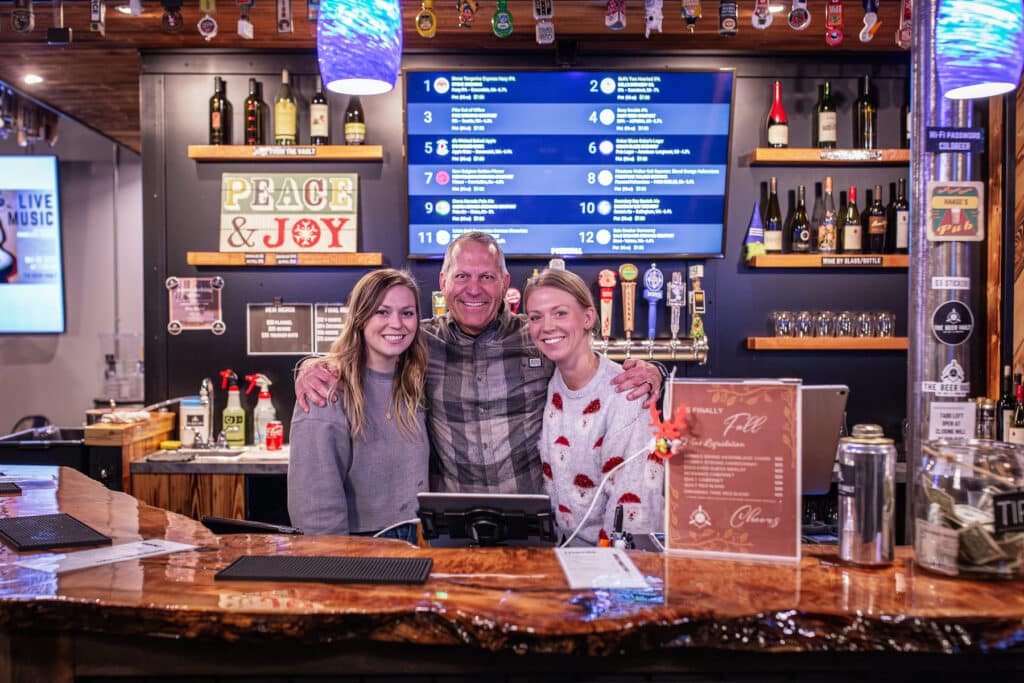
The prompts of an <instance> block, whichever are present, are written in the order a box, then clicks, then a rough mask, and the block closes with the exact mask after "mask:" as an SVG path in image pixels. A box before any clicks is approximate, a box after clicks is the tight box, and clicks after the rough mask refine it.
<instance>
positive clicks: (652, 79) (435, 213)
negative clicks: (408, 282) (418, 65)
mask: <svg viewBox="0 0 1024 683" xmlns="http://www.w3.org/2000/svg"><path fill="white" fill-rule="evenodd" d="M734 82H735V74H734V72H732V71H729V70H707V71H676V70H672V71H667V70H666V71H624V70H593V71H591V70H586V71H583V70H571V71H569V70H481V71H473V70H408V71H406V74H405V97H406V104H405V135H406V154H407V161H408V197H409V207H408V208H409V212H408V215H409V255H410V256H411V257H414V258H415V257H432V256H439V255H441V254H443V253H444V250H445V247H446V246H447V245H448V244H449V243H450V242H451V240H452V239H454V238H455V237H457V236H458V235H459V234H460V233H462V232H465V231H468V230H482V231H484V232H488V233H491V234H492V235H494V236H495V237H496V238H497V239H498V240H499V241H500V242H501V244H502V246H503V249H504V250H505V253H506V254H507V255H508V256H511V257H517V256H519V257H534V258H537V257H543V258H548V257H551V256H554V255H558V256H563V257H581V258H586V257H604V258H608V257H618V256H629V257H630V258H633V259H635V258H637V257H640V258H643V257H648V256H649V257H652V258H654V257H657V258H663V257H666V256H670V257H713V256H721V255H722V254H723V249H724V244H725V224H726V206H727V204H726V188H727V187H728V169H729V153H730V144H729V143H730V131H731V122H732V107H733V89H734V88H733V86H734Z"/></svg>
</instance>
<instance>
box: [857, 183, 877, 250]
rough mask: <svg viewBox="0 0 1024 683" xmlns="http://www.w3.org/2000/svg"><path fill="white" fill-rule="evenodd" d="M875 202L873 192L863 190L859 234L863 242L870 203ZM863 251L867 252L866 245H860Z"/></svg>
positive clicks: (869, 212)
mask: <svg viewBox="0 0 1024 683" xmlns="http://www.w3.org/2000/svg"><path fill="white" fill-rule="evenodd" d="M874 201H875V191H874V190H873V189H872V188H870V187H869V188H867V189H866V190H864V209H863V210H862V211H861V212H860V234H861V239H862V240H864V241H865V242H866V241H867V240H868V217H869V216H870V214H871V203H872V202H874ZM861 246H862V247H863V251H865V252H866V251H867V250H868V249H867V245H866V243H862V245H861Z"/></svg>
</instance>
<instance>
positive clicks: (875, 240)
mask: <svg viewBox="0 0 1024 683" xmlns="http://www.w3.org/2000/svg"><path fill="white" fill-rule="evenodd" d="M868 201H869V202H871V203H870V204H868V207H867V209H865V211H867V214H868V253H869V254H883V253H885V229H886V220H885V207H884V206H882V186H881V185H875V196H874V198H873V199H872V197H871V196H870V193H869V194H868Z"/></svg>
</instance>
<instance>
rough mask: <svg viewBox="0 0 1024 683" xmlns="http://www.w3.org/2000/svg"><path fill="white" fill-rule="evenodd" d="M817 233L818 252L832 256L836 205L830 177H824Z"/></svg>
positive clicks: (834, 238)
mask: <svg viewBox="0 0 1024 683" xmlns="http://www.w3.org/2000/svg"><path fill="white" fill-rule="evenodd" d="M815 228H816V229H817V231H818V251H819V252H821V253H823V254H834V253H835V251H836V245H837V244H838V242H837V235H836V232H837V231H836V204H835V201H834V200H833V199H832V176H825V199H824V200H823V203H822V211H821V221H820V222H819V223H818V224H817V225H815Z"/></svg>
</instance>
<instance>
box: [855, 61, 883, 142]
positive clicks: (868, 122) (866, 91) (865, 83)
mask: <svg viewBox="0 0 1024 683" xmlns="http://www.w3.org/2000/svg"><path fill="white" fill-rule="evenodd" d="M877 119H878V105H877V104H876V103H875V99H874V98H873V97H872V96H871V77H870V76H861V77H860V97H858V98H857V101H856V102H854V103H853V146H854V148H855V149H875V147H877V146H878V138H877Z"/></svg>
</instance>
